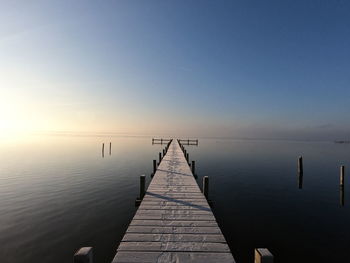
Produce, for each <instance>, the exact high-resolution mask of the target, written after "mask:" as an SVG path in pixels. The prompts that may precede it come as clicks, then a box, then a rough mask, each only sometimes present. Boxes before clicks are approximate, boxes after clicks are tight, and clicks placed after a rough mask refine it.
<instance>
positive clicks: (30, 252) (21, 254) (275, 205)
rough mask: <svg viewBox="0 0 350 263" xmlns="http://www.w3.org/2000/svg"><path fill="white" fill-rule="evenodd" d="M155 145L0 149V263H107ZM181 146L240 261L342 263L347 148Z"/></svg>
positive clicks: (39, 140)
mask: <svg viewBox="0 0 350 263" xmlns="http://www.w3.org/2000/svg"><path fill="white" fill-rule="evenodd" d="M109 142H112V151H111V155H110V154H109ZM102 143H104V144H105V153H104V157H102V152H101V150H102ZM163 147H164V145H163V146H160V145H153V146H152V144H151V138H148V137H111V138H110V137H108V136H104V137H89V136H84V137H79V136H40V137H33V138H32V139H31V140H27V141H25V142H21V143H13V144H1V147H0V156H1V160H0V243H1V248H0V258H1V262H3V263H17V262H19V263H22V262H23V263H24V262H26V263H31V262H33V263H34V262H53V263H56V262H57V263H62V262H71V261H72V259H73V254H74V252H75V251H76V250H77V249H79V248H80V247H82V246H93V247H94V254H95V259H96V261H97V262H101V263H107V262H111V260H112V259H113V256H114V254H115V252H116V248H117V246H118V242H119V241H120V240H121V239H122V237H123V235H124V233H125V231H126V228H127V226H128V223H129V222H130V220H131V219H132V217H133V215H134V213H135V211H136V209H135V207H134V201H135V198H136V196H137V195H138V191H139V185H138V183H139V175H141V174H146V175H147V183H149V181H150V176H149V175H150V174H151V172H152V160H153V159H157V158H158V152H160V151H161V150H162V148H163ZM186 148H187V150H188V152H189V157H190V160H196V170H197V173H198V176H199V178H198V180H197V182H198V183H199V185H200V186H201V182H202V177H203V176H205V175H208V176H209V179H210V186H209V197H210V199H211V200H212V201H213V212H214V215H215V217H216V219H217V221H218V223H219V226H220V227H221V229H222V232H223V234H224V236H225V238H226V239H227V241H228V244H229V246H230V248H231V250H232V252H233V255H234V257H235V259H236V260H237V262H238V263H240V262H242V263H248V262H252V260H253V259H252V257H253V249H254V248H255V247H267V248H269V249H270V250H271V252H272V253H273V254H274V256H275V258H276V262H282V263H285V262H286V263H289V262H290V263H292V262H293V263H294V262H301V263H304V262H305V263H306V262H308V263H309V262H346V260H347V255H346V254H347V253H346V252H347V244H349V243H350V235H349V234H350V226H349V224H348V222H349V220H350V211H349V205H350V203H349V198H348V194H347V190H348V187H347V186H348V185H349V184H348V180H347V179H346V178H345V192H344V206H342V205H341V202H340V199H341V195H340V194H341V193H340V189H339V167H340V165H345V166H346V167H349V166H350V160H349V156H350V155H349V154H350V145H347V144H334V143H332V142H293V141H267V140H266V141H262V140H223V139H200V140H199V146H198V147H196V146H187V147H186ZM299 155H302V156H303V159H304V176H303V186H302V189H299V188H298V181H297V158H298V156H299Z"/></svg>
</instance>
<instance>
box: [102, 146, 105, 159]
mask: <svg viewBox="0 0 350 263" xmlns="http://www.w3.org/2000/svg"><path fill="white" fill-rule="evenodd" d="M102 157H105V144H104V143H102Z"/></svg>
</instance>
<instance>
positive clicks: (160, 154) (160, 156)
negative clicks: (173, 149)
mask: <svg viewBox="0 0 350 263" xmlns="http://www.w3.org/2000/svg"><path fill="white" fill-rule="evenodd" d="M161 161H162V153H159V163H158V165H160V162H161Z"/></svg>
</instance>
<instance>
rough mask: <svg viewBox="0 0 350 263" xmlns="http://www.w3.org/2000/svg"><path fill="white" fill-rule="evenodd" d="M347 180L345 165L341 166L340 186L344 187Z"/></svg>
mask: <svg viewBox="0 0 350 263" xmlns="http://www.w3.org/2000/svg"><path fill="white" fill-rule="evenodd" d="M344 182H345V166H344V165H342V166H340V186H341V187H344Z"/></svg>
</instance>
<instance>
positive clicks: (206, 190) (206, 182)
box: [203, 176, 209, 199]
mask: <svg viewBox="0 0 350 263" xmlns="http://www.w3.org/2000/svg"><path fill="white" fill-rule="evenodd" d="M203 194H204V196H205V198H207V199H208V196H209V177H208V176H204V177H203Z"/></svg>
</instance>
